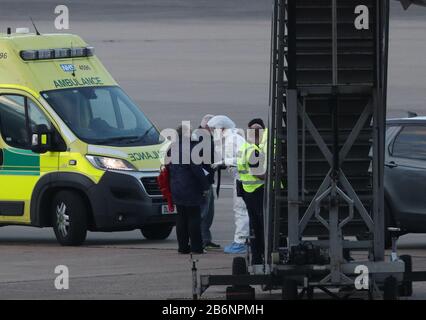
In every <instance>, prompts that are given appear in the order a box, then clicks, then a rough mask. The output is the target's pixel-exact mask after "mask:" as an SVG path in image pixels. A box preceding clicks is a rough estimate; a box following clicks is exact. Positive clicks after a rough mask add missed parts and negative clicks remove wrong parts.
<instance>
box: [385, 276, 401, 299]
mask: <svg viewBox="0 0 426 320" xmlns="http://www.w3.org/2000/svg"><path fill="white" fill-rule="evenodd" d="M398 292H399V288H398V281H397V280H396V278H395V277H392V276H390V277H387V278H386V279H385V282H384V285H383V299H384V300H398Z"/></svg>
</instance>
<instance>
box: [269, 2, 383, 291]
mask: <svg viewBox="0 0 426 320" xmlns="http://www.w3.org/2000/svg"><path fill="white" fill-rule="evenodd" d="M359 5H363V6H366V7H367V8H368V13H369V23H368V24H369V25H368V29H361V30H358V29H357V28H356V27H355V19H356V17H357V14H356V13H355V8H356V7H357V6H359ZM388 10H389V8H388V2H387V1H381V0H359V1H356V2H354V1H351V0H297V1H296V0H276V1H275V10H274V15H275V16H274V19H273V35H272V37H273V41H272V57H271V66H272V67H271V106H272V108H271V114H270V119H271V123H270V130H271V134H270V141H269V150H268V152H269V174H268V185H267V192H266V194H267V201H266V211H265V212H266V215H265V220H266V221H265V222H266V226H267V227H266V228H267V230H268V232H267V234H268V235H269V236H268V237H267V239H266V242H267V249H266V250H267V252H266V255H265V256H266V257H269V261H268V262H269V263H276V261H272V259H273V257H274V253H278V252H279V250H280V248H282V247H283V246H287V240H288V248H289V249H291V248H292V247H294V246H297V245H299V244H300V243H301V242H302V241H303V240H302V239H303V238H304V237H316V238H318V239H319V240H318V241H312V242H314V243H315V244H316V245H318V246H321V247H323V248H325V249H326V250H328V254H329V258H330V266H331V270H330V271H331V272H330V274H329V275H328V276H327V277H326V278H325V279H323V282H324V283H328V282H330V283H344V282H345V281H346V280H348V279H347V278H346V276H345V275H344V272H343V269H344V268H343V264H344V263H345V262H346V261H345V260H344V258H343V257H344V250H345V249H346V250H367V251H369V253H370V260H371V261H383V259H384V228H385V226H384V214H383V197H384V196H383V169H382V168H383V154H384V150H383V148H384V134H385V117H386V79H387V44H388V17H389V12H388ZM282 185H284V188H281V187H279V186H282ZM361 235H362V238H364V239H366V240H363V241H346V240H345V236H358V237H360V236H361ZM275 256H277V255H275ZM278 264H279V263H278ZM348 281H349V280H348Z"/></svg>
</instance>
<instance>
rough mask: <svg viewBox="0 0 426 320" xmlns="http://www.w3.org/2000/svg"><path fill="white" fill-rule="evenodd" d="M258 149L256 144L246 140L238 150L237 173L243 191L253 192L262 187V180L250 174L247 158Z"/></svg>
mask: <svg viewBox="0 0 426 320" xmlns="http://www.w3.org/2000/svg"><path fill="white" fill-rule="evenodd" d="M256 150H258V151H260V150H259V148H258V147H257V146H255V145H254V144H250V143H248V142H246V143H244V144H243V145H242V146H241V148H240V150H239V152H238V161H237V167H238V174H239V176H240V181H241V183H242V185H243V189H244V191H245V192H248V193H253V192H255V191H256V190H257V189H258V188H260V187H262V186H263V184H264V181H263V180H261V179H259V178H256V177H255V176H253V175H252V174H250V166H249V159H250V157H251V155H252V153H253V152H254V151H256Z"/></svg>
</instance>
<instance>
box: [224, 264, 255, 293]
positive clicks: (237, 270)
mask: <svg viewBox="0 0 426 320" xmlns="http://www.w3.org/2000/svg"><path fill="white" fill-rule="evenodd" d="M248 274H249V273H248V268H247V263H246V259H245V258H244V257H235V258H234V259H233V260H232V275H233V276H241V275H248ZM254 299H255V290H254V288H252V287H250V286H248V285H241V286H232V287H227V288H226V300H254Z"/></svg>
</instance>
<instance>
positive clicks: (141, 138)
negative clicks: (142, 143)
mask: <svg viewBox="0 0 426 320" xmlns="http://www.w3.org/2000/svg"><path fill="white" fill-rule="evenodd" d="M154 128H155V126H154V125H153V124H152V125H151V127H150V128H149V129H148V130H146V131H145V133H144V134H143V135H142V136H141V137H140V140H143V139H144V138H145V137H146V136H147V135H148V133H150V132H151V130H152V129H154Z"/></svg>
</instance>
